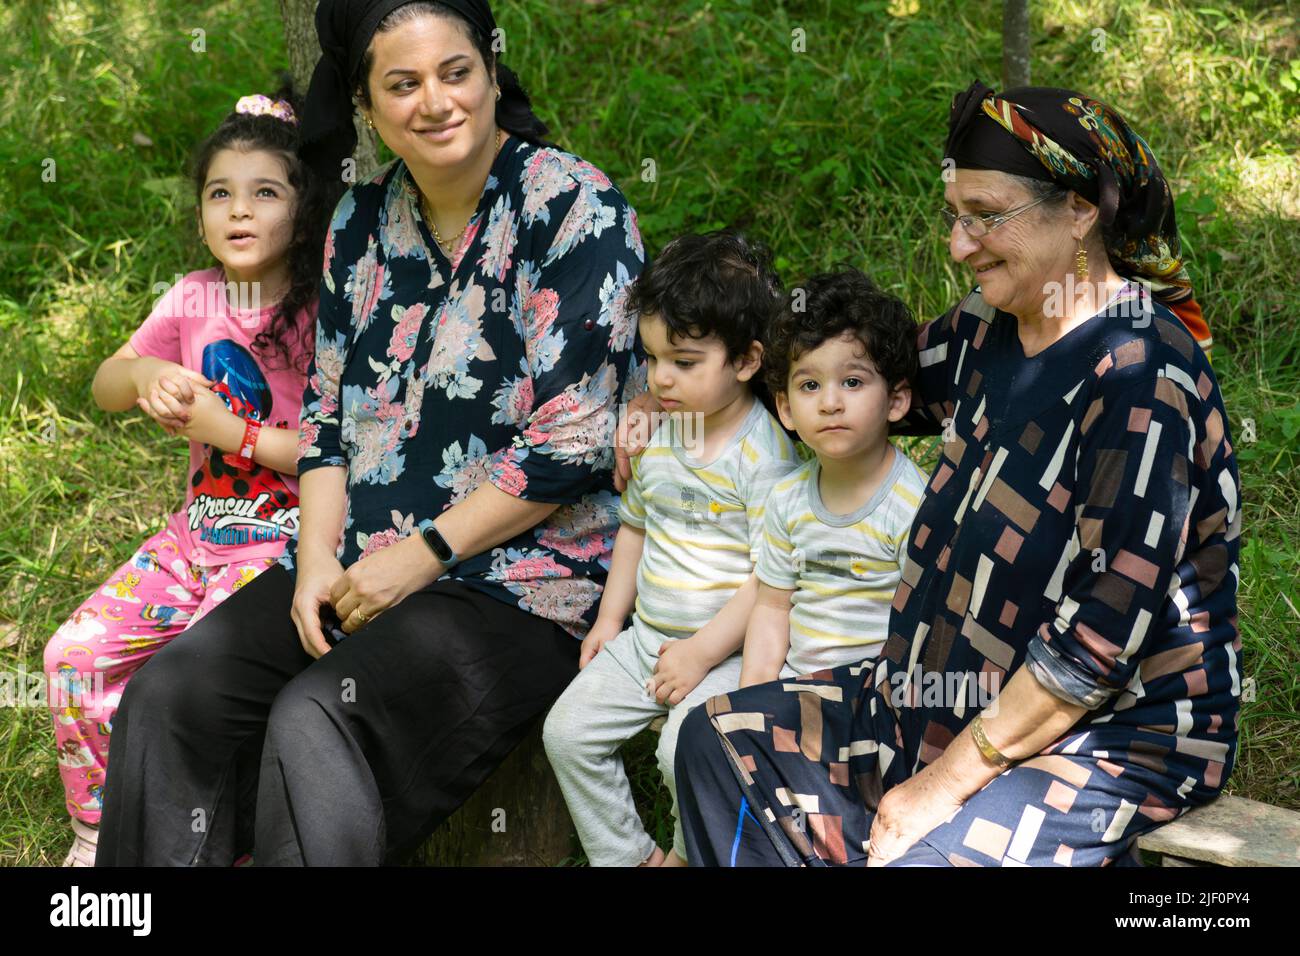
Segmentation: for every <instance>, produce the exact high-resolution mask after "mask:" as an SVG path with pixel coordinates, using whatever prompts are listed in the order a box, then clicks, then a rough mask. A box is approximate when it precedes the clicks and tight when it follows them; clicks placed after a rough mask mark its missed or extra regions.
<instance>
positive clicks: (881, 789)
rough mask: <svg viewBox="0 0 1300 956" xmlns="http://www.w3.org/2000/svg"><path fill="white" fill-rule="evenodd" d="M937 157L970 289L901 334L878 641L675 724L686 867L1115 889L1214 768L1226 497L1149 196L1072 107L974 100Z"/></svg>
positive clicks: (1065, 98) (1231, 671)
mask: <svg viewBox="0 0 1300 956" xmlns="http://www.w3.org/2000/svg"><path fill="white" fill-rule="evenodd" d="M947 154H948V156H949V157H950V158H951V159H952V160H953V162H952V163H948V164H946V165H947V166H948V167H951V168H953V171H954V175H953V176H951V177H946V178H947V180H948V181H947V182H946V183H945V190H944V194H945V199H946V201H947V209H946V210H945V212H944V218H945V220H946V221H947V223H948V226H949V229H950V235H949V248H950V251H951V253H952V257H953V259H954V260H956V261H957V262H959V263H963V264H965V265H966V266H967V267H969V269H970V270H971V272H972V273H973V275H974V279H975V281H976V282H977V283H978V285H977V287H976V288H975V290H974V291H973V292H971V293H970V294H969V295H968V296H966V298H965V299H963V300H962V301H961V302H960V303H959V304H958V305H957V306H956V307H955V308H953V309H952V310H951V311H950V312H948V313H947V314H946V315H944V316H942V317H941V318H938V319H936V320H934V321H932V322H930V323H928V324H927V325H925V326H923V327H922V329H921V331H920V334H919V340H918V344H919V346H920V350H921V353H920V354H921V374H920V377H919V381H918V382H917V383H916V389H915V393H916V394H917V396H918V401H917V402H915V408H914V411H913V413H912V415H911V419H910V421H911V425H912V429H913V431H915V432H921V433H926V432H928V433H942V434H943V436H944V444H943V454H942V457H941V458H940V460H939V462H938V465H937V466H936V468H935V470H934V473H933V475H932V476H931V479H930V483H929V487H928V489H927V493H926V496H925V498H924V500H923V502H922V504H921V506H920V510H919V511H918V513H917V515H916V519H915V521H914V523H913V525H912V532H911V536H910V540H909V542H908V545H907V561H906V566H905V570H904V572H903V583H902V584H901V585H900V586H899V589H898V592H897V594H896V596H895V599H894V604H893V613H892V615H891V618H890V633H889V637H888V641H887V643H886V644H885V646H884V648H883V650H882V651H881V654H880V657H879V658H878V659H876V660H867V661H864V662H862V663H861V664H858V665H851V666H848V667H843V668H837V669H835V670H831V671H823V672H820V673H816V674H812V675H809V676H807V677H805V678H799V679H798V680H792V681H781V682H776V683H772V684H765V685H760V686H756V687H751V688H747V689H744V690H741V691H738V692H736V693H733V694H729V695H726V696H723V697H715V698H713V699H712V700H710V701H709V702H708V703H707V705H706V706H705V707H701V708H699V709H697V710H696V711H694V712H693V713H692V714H691V715H690V716H689V717H688V718H687V720H686V721H685V724H684V725H683V728H682V731H681V737H680V740H679V743H678V750H677V781H678V788H679V789H678V799H679V803H680V807H681V811H682V821H683V825H684V827H685V831H686V842H687V849H688V852H689V854H690V858H691V860H692V862H696V863H705V864H708V863H712V864H715V865H745V864H787V865H799V864H810V865H822V864H850V865H854V864H856V865H862V864H864V863H865V864H868V865H880V864H886V863H891V864H900V865H956V866H972V865H974V866H996V865H1003V866H1012V865H1033V866H1038V865H1057V866H1098V865H1102V866H1104V865H1107V864H1118V863H1130V862H1134V856H1133V852H1134V851H1133V846H1134V842H1135V837H1136V836H1137V835H1139V834H1141V833H1143V832H1144V831H1147V830H1150V829H1152V828H1153V827H1156V826H1158V825H1159V824H1161V823H1163V822H1165V821H1167V820H1171V819H1173V818H1174V817H1176V816H1178V815H1179V814H1180V813H1182V812H1184V811H1185V810H1187V809H1188V808H1189V807H1192V806H1194V805H1197V804H1201V803H1205V802H1206V801H1208V800H1210V799H1212V798H1213V797H1214V796H1216V795H1217V794H1218V793H1219V791H1220V789H1221V788H1222V787H1223V784H1224V782H1225V780H1226V779H1227V778H1228V775H1229V773H1230V772H1231V770H1232V765H1233V759H1234V756H1235V750H1236V741H1237V712H1238V703H1239V696H1240V688H1241V684H1240V663H1239V655H1240V650H1241V643H1240V640H1239V638H1238V633H1237V607H1236V589H1237V576H1238V571H1237V551H1238V545H1239V534H1240V528H1241V511H1240V505H1241V495H1240V491H1239V486H1238V480H1237V467H1236V462H1235V459H1234V456H1233V449H1232V444H1231V441H1230V439H1229V434H1228V421H1227V415H1226V413H1225V412H1224V407H1223V400H1222V397H1221V396H1220V394H1219V387H1218V384H1217V383H1216V381H1215V378H1214V373H1213V371H1211V368H1210V364H1209V362H1208V359H1207V357H1206V355H1205V353H1204V352H1203V351H1202V348H1200V347H1198V343H1199V345H1201V346H1205V347H1208V345H1209V336H1208V331H1207V329H1206V327H1205V324H1204V322H1203V320H1202V319H1201V317H1200V310H1199V308H1198V307H1197V306H1196V303H1195V300H1194V299H1193V298H1192V294H1191V289H1190V285H1189V283H1188V280H1187V275H1186V272H1185V271H1184V270H1183V268H1182V263H1181V262H1180V260H1179V252H1178V250H1179V244H1178V234H1177V229H1176V227H1175V223H1174V210H1173V202H1172V199H1171V196H1170V193H1169V189H1168V187H1167V186H1166V184H1165V180H1164V178H1163V176H1162V175H1161V173H1160V170H1159V168H1158V167H1157V165H1156V162H1155V159H1154V157H1153V156H1152V154H1151V150H1150V148H1149V147H1148V146H1147V145H1146V143H1145V142H1144V141H1143V140H1142V139H1141V138H1140V137H1139V136H1138V135H1137V134H1136V133H1134V132H1133V131H1132V129H1130V128H1129V126H1128V124H1127V123H1125V122H1124V120H1123V119H1121V118H1120V117H1119V115H1118V114H1116V113H1115V111H1114V110H1112V109H1110V108H1109V107H1107V106H1105V105H1103V104H1101V103H1099V102H1097V101H1096V100H1093V99H1091V98H1089V97H1087V96H1083V95H1082V94H1079V93H1074V92H1071V91H1066V90H1054V89H1043V88H1026V89H1019V90H1011V91H1008V92H1006V93H1003V94H1002V95H995V94H994V93H993V92H992V91H991V90H989V89H987V88H985V87H983V86H981V85H980V84H978V83H977V84H975V85H973V86H972V87H971V88H970V89H968V90H967V91H966V92H965V93H964V94H963V95H961V96H959V97H958V98H957V99H956V101H955V103H954V106H953V110H952V114H951V117H950V120H949V139H948V149H947ZM1180 319H1181V320H1182V321H1180ZM1189 330H1190V331H1191V334H1189Z"/></svg>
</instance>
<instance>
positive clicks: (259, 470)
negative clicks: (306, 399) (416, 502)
mask: <svg viewBox="0 0 1300 956" xmlns="http://www.w3.org/2000/svg"><path fill="white" fill-rule="evenodd" d="M228 295H229V298H230V301H234V302H237V303H239V305H240V306H241V307H244V306H247V308H240V309H237V310H235V311H233V312H232V311H231V309H230V306H229V304H228V301H227V296H228ZM257 305H258V303H257V302H256V301H255V298H254V296H253V293H252V290H251V289H250V287H249V286H247V285H245V286H243V287H238V286H237V285H236V284H234V283H231V284H230V286H229V289H228V288H227V283H226V281H225V275H224V273H223V272H222V270H221V269H219V268H212V269H204V270H202V271H199V272H191V273H190V274H189V275H187V276H185V277H184V278H183V279H181V280H180V281H179V282H177V283H176V284H175V285H174V286H172V287H171V288H170V289H169V290H168V291H167V292H166V293H164V294H163V296H162V297H161V298H160V299H159V300H158V304H157V305H156V306H155V308H154V310H153V311H152V312H151V313H149V317H148V318H147V319H145V320H144V323H143V324H142V325H141V326H140V328H139V329H137V330H136V332H135V334H134V335H132V336H131V347H132V348H133V349H135V350H136V352H138V353H139V354H140V355H150V356H154V357H155V358H160V359H164V360H165V361H168V362H176V363H177V364H179V365H183V366H185V367H186V368H188V369H192V370H194V371H196V372H199V373H201V374H202V375H204V376H205V377H207V378H208V379H209V380H210V381H212V382H215V383H216V384H215V385H214V386H213V391H215V392H216V393H217V394H218V395H220V396H221V398H222V400H223V401H224V402H225V403H226V407H228V408H229V409H230V410H231V411H233V412H234V413H235V414H237V415H239V416H240V417H242V418H249V419H255V420H257V421H259V422H261V423H262V424H263V425H265V426H267V427H271V428H290V429H294V430H296V429H297V427H298V414H299V410H300V409H301V406H302V393H303V388H304V386H305V384H306V372H305V371H300V369H305V368H306V361H305V359H304V358H302V357H301V355H300V351H299V352H295V353H294V354H293V355H291V363H290V365H291V367H290V368H287V369H286V368H282V367H281V366H282V365H284V360H283V358H282V357H278V358H277V360H276V361H275V365H276V367H275V368H274V369H268V368H267V367H266V363H265V361H264V360H263V359H262V357H261V356H259V355H258V354H257V352H256V351H255V350H254V348H253V339H254V338H256V337H257V334H258V333H259V332H260V331H261V330H262V329H263V328H265V327H266V326H267V324H268V323H269V322H270V320H271V315H272V313H273V312H274V311H275V306H274V305H273V304H272V305H268V306H266V307H263V308H256V306H257ZM315 310H316V307H315V304H314V303H313V305H312V306H311V307H310V309H304V310H303V311H302V312H300V313H299V314H298V321H299V322H310V323H312V326H313V327H314V325H315V320H316V316H315ZM223 454H224V452H222V451H220V450H217V449H214V448H213V447H212V446H210V445H203V444H200V443H198V442H193V441H192V442H190V466H189V480H188V481H187V482H186V496H185V510H184V511H182V512H179V513H177V514H175V515H172V517H171V519H170V521H169V524H170V526H171V527H172V528H174V529H175V530H176V531H177V537H178V538H179V539H180V540H181V541H182V542H183V544H182V547H183V549H185V550H186V551H187V553H186V554H185V558H186V559H187V560H189V561H190V562H191V563H193V564H196V565H199V566H202V567H212V566H214V565H220V564H229V563H231V562H234V561H248V560H252V559H254V558H274V557H278V556H279V554H280V552H281V551H283V550H284V545H285V542H287V541H288V540H289V539H290V538H292V537H293V536H294V535H295V534H296V533H297V531H298V479H297V478H296V477H294V476H293V475H284V474H281V473H280V472H278V471H275V470H273V469H271V468H265V467H263V466H261V465H258V464H254V465H253V468H252V470H251V471H245V470H242V469H237V468H235V467H233V466H231V465H229V464H227V463H226V462H225V460H224V459H223V458H222V455H223Z"/></svg>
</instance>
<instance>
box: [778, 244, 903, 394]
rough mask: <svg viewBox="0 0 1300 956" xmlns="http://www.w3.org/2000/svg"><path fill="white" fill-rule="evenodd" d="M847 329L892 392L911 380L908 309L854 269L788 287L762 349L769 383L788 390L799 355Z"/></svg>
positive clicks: (822, 275)
mask: <svg viewBox="0 0 1300 956" xmlns="http://www.w3.org/2000/svg"><path fill="white" fill-rule="evenodd" d="M845 332H851V333H853V335H854V337H855V338H857V340H858V341H859V342H861V343H862V347H863V348H865V349H866V350H867V356H868V357H869V358H870V359H871V361H872V362H873V363H874V364H875V366H876V369H877V370H878V371H879V372H880V375H881V377H883V378H884V379H885V381H886V382H888V383H889V387H890V389H891V390H892V389H894V388H897V387H898V386H899V385H901V384H903V383H905V382H912V381H914V380H915V378H916V374H917V372H918V371H919V367H920V366H919V364H918V361H917V352H916V322H915V320H914V319H913V318H912V313H911V311H910V310H909V309H908V308H907V306H906V305H904V304H903V302H902V301H901V300H900V299H898V298H897V297H896V296H892V295H890V294H889V293H888V292H884V291H882V290H880V289H879V288H877V287H876V285H875V283H873V282H872V281H871V280H870V279H868V278H867V277H866V276H865V275H863V274H862V273H861V272H859V271H858V270H857V269H841V270H839V271H837V272H824V273H821V274H820V275H815V276H813V277H811V278H810V279H808V281H807V282H805V283H803V285H802V286H799V287H795V288H793V289H791V290H790V294H789V296H787V298H786V302H785V305H784V307H783V308H782V309H781V311H780V314H779V315H778V316H777V317H776V320H775V321H774V322H773V323H772V328H771V333H770V334H769V336H768V338H767V340H766V348H765V349H764V351H763V366H764V370H765V374H766V376H767V384H768V387H769V388H771V390H772V391H773V392H774V393H775V392H784V391H786V389H787V387H788V382H789V377H790V369H791V368H792V367H793V366H794V363H795V362H796V361H798V359H799V356H800V355H803V354H804V353H805V352H808V351H809V350H811V349H815V348H817V347H818V346H819V345H821V344H822V343H823V342H826V341H828V340H830V339H834V338H838V337H839V336H841V335H843V334H844V333H845Z"/></svg>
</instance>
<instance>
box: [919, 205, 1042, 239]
mask: <svg viewBox="0 0 1300 956" xmlns="http://www.w3.org/2000/svg"><path fill="white" fill-rule="evenodd" d="M1045 199H1047V197H1046V196H1044V197H1042V199H1035V200H1034V201H1033V202H1031V203H1027V204H1026V205H1024V206H1020V207H1019V208H1017V209H1008V210H1007V211H1006V212H1000V213H985V214H984V215H982V216H959V215H957V214H956V213H955V212H953V211H952V210H951V209H948V208H947V207H944V210H943V221H944V222H945V223H946V224H947V226H948V231H949V232H952V227H953V224H954V223H958V222H959V223H961V227H962V228H963V229H965V230H966V235H968V236H970V237H971V238H972V239H978V238H979V237H980V236H987V235H988V234H989V233H990V232H992V231H993V230H994V229H996V228H997V227H998V226H1000V225H1002V224H1003V223H1004V222H1010V221H1011V220H1012V219H1015V218H1016V216H1019V215H1020V214H1021V213H1022V212H1024V211H1025V210H1026V209H1033V208H1034V207H1035V206H1037V205H1038V204H1039V203H1040V202H1042V201H1043V200H1045Z"/></svg>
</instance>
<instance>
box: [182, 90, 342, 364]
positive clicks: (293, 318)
mask: <svg viewBox="0 0 1300 956" xmlns="http://www.w3.org/2000/svg"><path fill="white" fill-rule="evenodd" d="M271 99H273V100H285V101H287V102H288V103H289V104H290V105H291V106H292V107H293V111H294V114H295V115H297V116H301V115H302V104H301V101H300V100H299V98H298V97H297V96H295V94H294V92H293V85H292V83H291V82H290V81H289V79H288V78H287V77H284V78H283V79H282V81H281V86H280V89H279V90H277V91H276V92H275V93H274V94H273V95H272V96H271ZM223 149H233V150H237V151H240V152H251V151H253V150H265V151H266V152H269V153H273V154H274V155H276V156H278V157H280V159H281V160H282V161H283V162H284V168H285V172H286V174H287V176H288V179H289V185H290V186H292V187H293V188H294V190H295V192H296V194H297V199H296V202H295V204H294V209H293V218H292V226H293V238H292V239H291V240H290V242H289V249H288V251H287V255H288V260H289V288H288V291H286V292H285V294H284V297H283V298H282V299H280V301H279V303H278V305H277V307H276V309H275V311H274V312H273V313H272V315H271V320H270V321H269V322H268V323H267V325H266V328H264V329H262V330H261V331H260V332H258V333H257V336H256V337H255V338H254V339H253V350H254V351H255V352H257V354H258V355H259V356H261V358H262V359H263V360H264V361H266V363H267V366H268V368H288V367H289V366H290V364H291V361H290V356H291V355H293V353H294V345H295V344H297V345H298V346H299V348H300V351H299V356H300V359H299V364H300V365H302V366H303V367H302V368H301V369H300V371H302V372H304V373H305V372H306V371H307V369H306V363H307V361H308V359H309V358H310V353H311V351H312V347H313V345H314V341H315V333H316V329H315V326H314V324H313V323H311V322H302V323H300V322H299V321H298V314H299V312H301V311H302V309H303V308H305V307H306V306H308V305H310V304H311V303H312V302H313V301H314V300H315V298H316V295H317V292H318V291H319V287H320V281H321V272H322V268H323V265H324V258H325V235H326V232H327V231H328V229H329V222H330V215H331V213H332V212H333V209H334V206H335V204H336V203H337V202H338V200H339V199H340V198H341V197H342V194H343V188H344V187H343V184H342V183H338V184H335V183H331V182H328V181H325V180H323V179H322V178H321V177H320V176H318V175H317V174H316V173H315V172H314V171H313V170H312V169H311V167H310V166H308V165H307V164H306V163H304V162H303V161H302V160H301V159H300V158H299V157H298V127H297V126H296V125H295V124H292V123H286V122H285V121H284V120H281V119H278V118H276V117H274V116H253V115H251V114H248V113H235V112H231V113H230V114H229V115H228V116H226V118H225V119H223V120H222V121H221V124H220V125H219V126H218V127H217V128H216V130H215V131H214V132H213V133H212V135H210V136H209V137H208V138H207V139H205V140H204V141H203V142H202V143H200V144H199V146H198V148H197V149H196V150H195V151H194V157H193V159H192V160H191V161H190V176H191V177H192V179H193V180H194V189H195V198H196V201H197V202H198V204H199V207H200V208H202V206H203V186H204V184H205V183H206V182H207V179H208V169H209V167H210V166H211V165H212V160H213V157H215V156H216V155H217V153H219V152H220V151H221V150H223ZM281 363H283V364H281Z"/></svg>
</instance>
